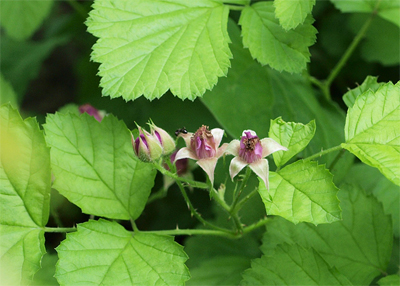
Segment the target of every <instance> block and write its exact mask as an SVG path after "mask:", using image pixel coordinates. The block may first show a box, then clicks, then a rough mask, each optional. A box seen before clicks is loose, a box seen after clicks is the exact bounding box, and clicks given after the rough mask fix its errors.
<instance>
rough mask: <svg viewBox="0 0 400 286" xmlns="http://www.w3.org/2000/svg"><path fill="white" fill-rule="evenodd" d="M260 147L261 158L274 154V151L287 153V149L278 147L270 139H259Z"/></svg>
mask: <svg viewBox="0 0 400 286" xmlns="http://www.w3.org/2000/svg"><path fill="white" fill-rule="evenodd" d="M261 146H262V148H263V152H262V157H263V158H264V157H267V156H268V155H270V154H272V153H274V152H276V151H281V150H283V151H287V150H288V148H286V147H284V146H282V145H280V144H279V143H278V142H276V141H275V140H274V139H271V138H264V139H261Z"/></svg>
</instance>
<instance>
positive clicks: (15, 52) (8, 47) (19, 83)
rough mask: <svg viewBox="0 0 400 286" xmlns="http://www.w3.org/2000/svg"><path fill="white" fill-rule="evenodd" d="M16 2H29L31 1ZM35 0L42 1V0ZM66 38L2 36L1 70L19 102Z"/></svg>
mask: <svg viewBox="0 0 400 286" xmlns="http://www.w3.org/2000/svg"><path fill="white" fill-rule="evenodd" d="M14 2H22V3H27V2H29V1H14ZM34 2H35V3H41V2H40V1H34ZM34 2H32V3H34ZM0 3H4V1H0ZM14 21H15V19H14ZM66 40H67V38H66V37H52V38H50V39H48V40H44V41H24V42H20V41H15V40H12V39H10V38H9V37H5V36H3V35H2V36H1V57H0V65H1V72H2V73H3V75H4V77H5V78H6V79H7V80H8V81H9V82H10V84H11V85H12V86H13V88H14V90H15V92H16V93H17V95H18V97H19V102H21V98H22V97H23V96H24V95H25V93H26V90H27V88H28V85H29V83H30V81H31V80H33V79H34V78H36V77H37V75H38V73H39V71H40V68H41V66H42V63H43V61H44V60H45V59H46V58H47V57H48V56H49V55H50V53H51V52H52V51H53V49H54V48H55V47H57V46H58V45H60V44H63V43H65V42H66Z"/></svg>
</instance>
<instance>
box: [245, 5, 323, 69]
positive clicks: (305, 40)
mask: <svg viewBox="0 0 400 286" xmlns="http://www.w3.org/2000/svg"><path fill="white" fill-rule="evenodd" d="M274 10H275V9H274V6H273V3H272V2H257V3H255V4H254V5H252V6H246V8H244V9H243V11H242V14H241V16H240V20H239V24H240V25H241V26H242V36H243V45H244V47H246V48H249V50H250V53H251V55H252V57H253V58H256V59H257V60H258V61H259V62H260V63H261V64H263V65H267V64H268V65H269V66H271V67H272V68H273V69H276V70H278V71H287V72H290V73H300V72H301V71H302V70H304V69H305V68H306V64H307V63H308V62H309V61H310V52H309V51H308V47H309V46H311V45H312V44H314V43H315V40H316V36H315V35H316V33H317V30H316V29H315V28H314V27H313V26H312V25H311V24H312V22H313V20H312V18H311V17H308V18H307V19H306V20H305V22H304V24H302V25H301V26H298V27H297V28H296V29H294V30H289V31H285V30H284V29H283V28H282V27H281V26H280V25H279V22H278V19H276V18H275V14H274Z"/></svg>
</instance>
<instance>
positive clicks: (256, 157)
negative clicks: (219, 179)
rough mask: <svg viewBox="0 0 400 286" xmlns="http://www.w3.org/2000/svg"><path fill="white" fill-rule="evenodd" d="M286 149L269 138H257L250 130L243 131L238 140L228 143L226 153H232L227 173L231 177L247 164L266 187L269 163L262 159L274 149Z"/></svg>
mask: <svg viewBox="0 0 400 286" xmlns="http://www.w3.org/2000/svg"><path fill="white" fill-rule="evenodd" d="M280 150H283V151H287V150H288V149H287V148H286V147H283V146H281V145H280V144H278V143H277V142H276V141H275V140H273V139H271V138H264V139H261V140H260V138H258V136H257V135H256V133H255V132H254V131H252V130H245V131H243V134H242V137H241V139H240V141H239V140H232V141H231V142H230V143H229V146H228V148H227V149H226V153H228V154H231V155H234V156H235V158H233V159H232V161H231V164H230V166H229V174H230V175H231V179H232V180H233V178H234V177H235V176H236V175H237V174H238V173H239V172H240V171H241V170H242V169H243V168H244V167H246V166H247V165H248V166H249V167H250V169H251V170H253V172H254V173H256V175H257V176H259V177H260V178H261V179H262V180H263V181H264V184H265V186H266V188H267V189H268V172H269V165H268V161H267V159H263V158H264V157H267V156H268V155H270V154H272V153H274V152H276V151H280Z"/></svg>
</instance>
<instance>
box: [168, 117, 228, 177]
mask: <svg viewBox="0 0 400 286" xmlns="http://www.w3.org/2000/svg"><path fill="white" fill-rule="evenodd" d="M223 135H224V130H222V129H219V128H214V129H211V130H209V129H208V126H205V125H203V126H201V127H200V128H199V129H198V130H197V131H196V132H195V133H190V132H188V133H180V134H179V135H178V136H179V137H182V138H183V139H184V140H185V143H186V147H184V148H181V149H180V150H179V151H178V153H176V157H175V161H174V162H176V161H177V160H179V159H183V158H190V159H193V160H197V162H196V164H197V165H199V166H200V167H201V168H202V169H203V170H204V171H205V172H206V173H207V175H208V177H209V178H210V181H211V183H214V170H215V166H216V165H217V161H218V159H219V158H220V157H221V156H222V155H223V154H224V153H225V150H226V148H227V147H228V144H227V143H224V144H222V146H221V147H219V148H218V146H219V144H220V143H221V140H222V136H223Z"/></svg>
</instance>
